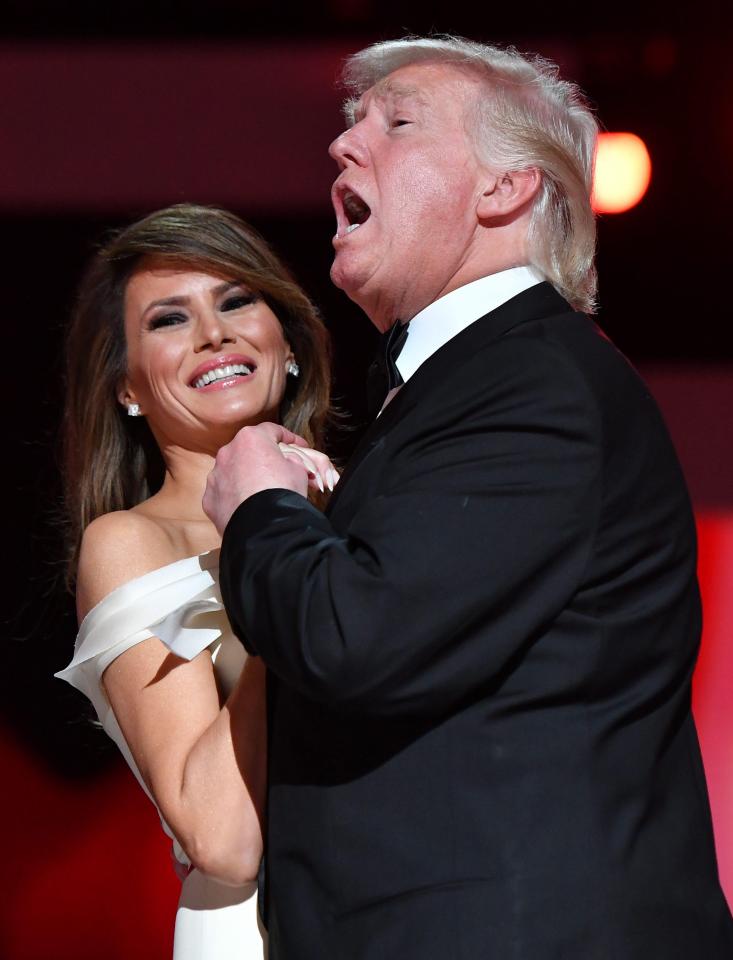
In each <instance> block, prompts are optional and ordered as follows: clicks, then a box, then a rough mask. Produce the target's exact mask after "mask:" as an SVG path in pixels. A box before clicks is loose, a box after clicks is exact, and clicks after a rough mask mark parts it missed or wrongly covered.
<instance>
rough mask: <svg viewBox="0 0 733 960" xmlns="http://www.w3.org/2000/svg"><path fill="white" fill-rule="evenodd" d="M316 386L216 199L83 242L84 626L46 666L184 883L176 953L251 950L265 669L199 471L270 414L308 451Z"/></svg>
mask: <svg viewBox="0 0 733 960" xmlns="http://www.w3.org/2000/svg"><path fill="white" fill-rule="evenodd" d="M328 388H329V375H328V346H327V340H326V335H325V332H324V329H323V326H322V324H321V322H320V320H319V318H318V316H317V313H316V311H315V309H314V307H313V306H312V304H311V303H310V301H309V300H308V298H307V297H306V296H305V294H304V293H303V292H302V291H301V290H300V288H299V287H298V286H297V285H296V284H295V283H294V282H293V281H292V279H291V278H290V276H289V275H288V274H287V272H286V271H285V269H284V268H283V266H282V265H281V263H280V262H279V261H278V260H277V258H276V257H275V256H274V255H273V253H272V252H271V251H270V250H269V248H268V247H267V245H266V244H265V242H264V241H263V240H262V238H261V237H259V235H258V234H257V233H256V232H255V231H253V230H252V229H251V228H250V227H249V226H247V225H246V224H245V223H243V222H242V221H241V220H239V219H238V218H237V217H235V216H233V215H232V214H229V213H227V212H225V211H222V210H216V209H213V208H208V207H199V206H193V205H177V206H174V207H170V208H168V209H166V210H161V211H159V212H157V213H154V214H151V215H150V216H149V217H146V218H145V219H144V220H142V221H139V222H138V223H135V224H133V225H132V226H130V227H128V228H126V229H125V230H123V231H122V232H121V233H119V234H118V235H117V236H116V237H114V238H113V239H112V240H111V241H110V242H109V243H108V244H107V245H106V246H105V247H104V248H103V249H102V250H100V251H99V252H98V253H97V255H96V256H95V258H94V260H93V262H92V264H91V266H90V268H89V271H88V273H87V275H86V277H85V278H84V280H83V282H82V285H81V288H80V291H79V297H78V301H77V306H76V309H75V312H74V316H73V319H72V323H71V327H70V331H69V336H68V340H67V406H66V414H65V431H66V433H65V441H66V443H65V449H66V465H65V466H66V481H67V507H68V516H69V525H70V542H71V559H70V574H71V582H73V583H75V586H76V595H77V609H78V614H79V619H80V622H81V626H80V629H79V634H78V637H77V641H76V645H75V649H74V657H73V659H72V661H71V663H70V664H69V666H68V667H67V668H66V669H65V670H62V671H61V672H60V673H59V674H58V676H60V677H62V678H63V679H65V680H67V681H68V682H69V683H71V684H72V685H73V686H75V687H77V688H78V689H79V690H81V691H82V692H83V693H85V694H86V696H88V697H89V699H90V700H91V702H92V704H93V705H94V708H95V710H96V713H97V716H98V717H99V720H100V722H101V724H102V726H103V727H104V729H105V730H106V732H107V733H108V734H109V735H110V736H111V737H112V739H113V740H115V742H116V743H117V744H118V746H119V748H120V750H121V751H122V753H123V755H124V756H125V759H126V760H127V762H128V764H129V765H130V767H131V769H132V771H133V773H134V774H135V776H136V777H137V779H138V781H139V782H140V785H141V786H142V788H143V790H145V792H146V793H147V794H148V796H149V797H150V799H151V800H152V801H153V803H154V804H155V805H156V807H157V808H158V812H159V814H160V818H161V822H162V824H163V829H164V830H165V831H166V833H167V834H168V835H169V836H170V837H171V840H172V843H173V855H174V858H175V860H176V862H177V865H178V870H177V872H178V873H179V875H180V876H181V878H182V879H183V886H182V892H181V899H180V903H179V908H178V912H177V916H176V930H175V938H174V940H175V945H174V958H175V960H235V958H237V960H249V958H253V960H254V958H258V957H262V956H263V951H266V945H265V944H264V943H263V938H262V935H261V933H260V925H259V923H258V916H257V908H256V896H255V893H256V886H257V885H256V877H257V872H258V867H259V862H260V859H261V854H262V829H261V821H262V816H263V808H264V794H265V777H266V771H265V747H266V744H265V740H266V724H265V706H264V699H265V691H264V669H263V667H262V665H261V663H260V662H259V661H258V660H256V659H248V658H247V657H246V654H245V652H244V649H243V647H242V646H241V644H240V643H239V641H238V640H237V639H236V638H235V637H234V636H233V635H232V633H231V630H230V627H229V624H228V621H227V618H226V615H225V613H224V611H223V607H222V604H221V597H220V594H219V588H218V546H219V542H220V540H219V536H218V534H217V532H216V530H215V528H214V526H213V524H212V523H211V522H210V521H209V519H208V518H207V517H206V515H205V514H204V512H203V510H202V508H201V498H202V495H203V492H204V488H205V485H206V478H207V476H208V473H209V471H210V470H211V468H212V466H213V462H214V458H215V456H216V453H217V450H218V449H219V448H220V447H221V446H223V445H224V444H226V443H228V442H229V441H230V440H231V439H232V438H233V437H234V435H235V434H236V432H237V431H238V430H239V429H240V428H241V427H243V426H246V425H249V424H254V423H259V422H263V421H267V420H270V421H279V422H282V423H283V424H284V425H285V426H286V427H288V428H289V429H290V430H292V431H293V433H294V434H297V435H299V437H304V438H305V439H306V440H307V442H308V443H309V444H311V445H312V446H314V447H315V446H318V445H319V444H320V442H321V439H322V429H323V423H324V419H325V415H326V412H327V407H328ZM292 440H293V443H292V444H291V445H289V446H288V448H287V455H288V456H289V458H290V459H292V460H293V461H294V463H295V464H297V465H298V467H299V468H302V469H304V470H307V471H308V474H309V478H310V486H311V489H313V490H316V488H318V489H320V490H324V488H326V487H330V488H331V489H332V488H333V484H334V483H335V481H336V474H335V471H333V469H332V467H331V464H330V462H329V461H328V460H327V458H326V457H324V456H323V455H322V454H319V453H317V452H316V451H315V450H313V449H311V448H309V447H304V446H303V445H302V441H301V440H300V439H299V438H298V437H296V436H293V437H292ZM315 495H316V496H317V492H316V494H315ZM171 651H172V652H171ZM130 842H131V843H134V837H131V838H130Z"/></svg>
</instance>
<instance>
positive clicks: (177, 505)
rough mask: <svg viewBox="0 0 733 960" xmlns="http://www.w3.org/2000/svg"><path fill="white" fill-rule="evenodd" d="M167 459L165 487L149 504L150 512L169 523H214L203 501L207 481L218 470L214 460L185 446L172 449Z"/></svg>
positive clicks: (168, 450) (209, 455)
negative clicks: (208, 515) (178, 521)
mask: <svg viewBox="0 0 733 960" xmlns="http://www.w3.org/2000/svg"><path fill="white" fill-rule="evenodd" d="M164 459H165V466H166V469H165V479H164V481H163V485H162V487H161V488H160V490H159V491H158V492H157V493H156V494H155V495H154V496H153V497H151V498H150V499H149V500H147V501H146V504H147V506H148V510H147V511H146V512H150V513H151V514H152V515H155V516H158V517H160V518H161V519H166V520H180V521H181V522H184V523H206V524H211V521H210V520H209V518H208V517H207V516H206V514H205V513H204V510H203V507H202V505H201V501H202V499H203V496H204V490H205V489H206V480H207V478H208V476H209V474H210V473H211V471H212V470H213V468H214V457H213V456H211V454H208V453H202V452H197V451H191V450H184V449H182V448H181V447H168V448H167V449H166V450H165V453H164ZM211 526H212V527H213V524H211Z"/></svg>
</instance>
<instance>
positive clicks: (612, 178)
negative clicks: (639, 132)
mask: <svg viewBox="0 0 733 960" xmlns="http://www.w3.org/2000/svg"><path fill="white" fill-rule="evenodd" d="M651 174H652V162H651V160H650V159H649V151H648V150H647V148H646V146H645V144H644V141H643V140H642V139H641V138H640V137H637V136H636V134H634V133H601V134H600V135H599V137H598V151H597V153H596V173H595V178H594V180H593V198H592V199H593V209H594V210H595V211H596V213H623V212H624V210H630V209H631V207H633V206H636V204H637V203H638V202H639V201H640V200H641V198H642V197H643V196H644V194H645V193H646V190H647V187H648V186H649V180H650V178H651Z"/></svg>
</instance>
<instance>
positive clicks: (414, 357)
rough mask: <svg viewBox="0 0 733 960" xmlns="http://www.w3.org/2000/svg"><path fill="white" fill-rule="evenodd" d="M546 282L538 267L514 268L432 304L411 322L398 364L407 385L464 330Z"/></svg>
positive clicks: (467, 285) (447, 295)
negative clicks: (436, 352)
mask: <svg viewBox="0 0 733 960" xmlns="http://www.w3.org/2000/svg"><path fill="white" fill-rule="evenodd" d="M544 279H545V278H544V276H543V275H542V274H541V273H540V272H539V270H536V269H535V268H534V267H529V266H527V267H512V268H511V269H509V270H502V271H501V272H500V273H492V274H491V276H489V277H481V279H480V280H474V281H473V282H472V283H467V284H465V285H464V286H462V287H458V288H457V289H456V290H452V291H451V292H450V293H446V295H445V296H444V297H441V298H440V300H436V301H435V302H434V303H431V304H429V305H428V306H427V307H425V309H424V310H421V311H420V313H418V314H416V315H415V316H414V317H413V319H412V320H411V321H410V329H409V331H408V334H407V340H405V345H404V347H403V348H402V350H401V351H400V355H399V356H398V357H397V360H396V361H395V362H396V366H397V369H398V370H399V371H400V374H401V376H402V379H403V380H404V382H405V383H407V381H408V380H409V379H410V377H411V376H412V375H413V373H414V372H415V371H416V370H417V369H418V367H420V366H421V365H422V364H423V363H425V361H426V360H427V359H428V357H431V356H432V355H433V354H434V353H435V351H436V350H439V349H440V347H442V346H443V345H444V344H446V343H448V341H449V340H452V339H453V337H455V336H456V334H459V333H460V332H461V330H465V328H466V327H468V326H469V325H470V324H472V323H475V322H476V320H478V319H480V318H481V317H483V316H485V315H486V314H487V313H490V312H491V311H492V310H496V308H497V307H500V306H501V305H502V304H503V303H506V302H507V300H511V299H512V297H516V296H517V294H518V293H522V292H523V291H524V290H528V289H529V288H530V287H533V286H535V284H538V283H542V281H543V280H544ZM397 389H399V388H397ZM392 392H393V391H390V393H392ZM395 392H396V391H395ZM388 396H389V395H388ZM389 399H391V397H389ZM385 405H386V404H385Z"/></svg>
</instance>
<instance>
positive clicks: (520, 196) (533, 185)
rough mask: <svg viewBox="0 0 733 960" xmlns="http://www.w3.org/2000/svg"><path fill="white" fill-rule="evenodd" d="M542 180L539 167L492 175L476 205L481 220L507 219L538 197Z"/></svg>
mask: <svg viewBox="0 0 733 960" xmlns="http://www.w3.org/2000/svg"><path fill="white" fill-rule="evenodd" d="M541 183H542V179H541V177H540V171H539V170H538V169H537V167H529V168H528V169H527V170H509V171H507V172H505V173H499V174H492V175H491V176H490V178H489V179H488V181H487V183H486V187H485V189H484V191H483V193H482V194H481V196H480V197H479V199H478V203H477V204H476V214H477V216H478V219H479V220H493V219H497V218H503V219H505V218H506V217H507V216H509V215H511V214H513V213H516V212H517V211H519V210H521V209H522V208H524V207H525V206H527V204H529V203H530V202H531V201H532V200H533V199H534V197H535V196H536V195H537V192H538V190H539V189H540V185H541Z"/></svg>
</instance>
